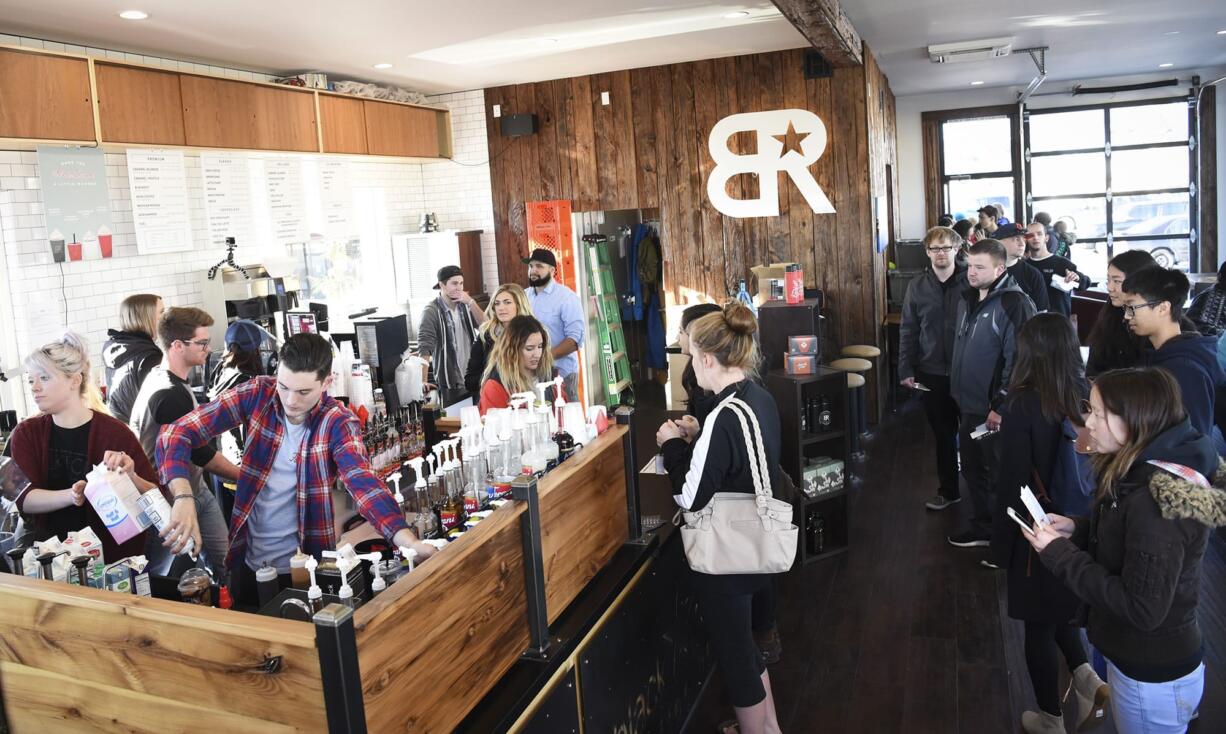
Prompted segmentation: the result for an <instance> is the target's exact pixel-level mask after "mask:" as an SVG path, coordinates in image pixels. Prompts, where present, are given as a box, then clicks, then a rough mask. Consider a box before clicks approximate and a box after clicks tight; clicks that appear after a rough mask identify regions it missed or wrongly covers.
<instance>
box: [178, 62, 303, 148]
mask: <svg viewBox="0 0 1226 734" xmlns="http://www.w3.org/2000/svg"><path fill="white" fill-rule="evenodd" d="M180 87H181V90H182V95H183V127H184V133H185V138H186V141H187V144H188V145H191V146H196V147H200V148H246V149H249V150H291V151H299V152H316V151H318V150H319V138H318V135H317V133H316V130H315V99H314V95H313V94H312V93H311V92H309V91H297V90H290V89H274V88H273V87H267V86H263V85H260V84H248V83H246V82H235V81H230V80H228V79H213V78H209V77H201V76H192V75H190V74H184V75H183V76H181V77H180Z"/></svg>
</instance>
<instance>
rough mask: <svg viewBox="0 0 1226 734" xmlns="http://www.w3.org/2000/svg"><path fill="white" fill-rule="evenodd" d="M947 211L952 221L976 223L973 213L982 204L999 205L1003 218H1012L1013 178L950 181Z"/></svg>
mask: <svg viewBox="0 0 1226 734" xmlns="http://www.w3.org/2000/svg"><path fill="white" fill-rule="evenodd" d="M947 185H948V187H949V188H948V192H949V211H950V213H951V214H953V216H954V219H955V220H958V219H969V220H971V221H972V222H973V221H976V215H975V211H976V210H977V209H979V207H981V206H983V205H984V204H1000V205H1001V206H1003V207H1004V208H1005V216H1006V217H1008V218H1010V219H1012V218H1013V212H1014V211H1015V210H1014V207H1013V177H1012V176H1002V177H1000V178H974V179H968V180H961V181H959V180H955V181H950V182H949V183H948V184H947Z"/></svg>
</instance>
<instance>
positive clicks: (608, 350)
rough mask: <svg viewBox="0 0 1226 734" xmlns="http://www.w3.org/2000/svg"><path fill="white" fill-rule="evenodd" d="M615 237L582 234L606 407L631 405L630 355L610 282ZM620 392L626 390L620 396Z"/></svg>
mask: <svg viewBox="0 0 1226 734" xmlns="http://www.w3.org/2000/svg"><path fill="white" fill-rule="evenodd" d="M613 241H614V240H613V238H612V237H609V236H607V235H598V234H589V235H584V237H583V242H584V244H585V245H586V246H587V258H586V259H587V266H588V276H589V279H588V288H589V289H590V292H591V294H592V301H593V302H594V303H595V305H596V332H597V336H598V337H599V338H600V354H601V361H602V362H603V365H604V369H603V370H602V373H603V375H604V386H605V392H606V393H607V395H608V404H609V406H614V405H617V404H619V403H620V404H626V405H632V404H633V403H634V394H633V391H631V390H630V386H631V384H632V381H631V379H630V357H629V356H628V354H627V353H626V334H625V332H624V331H622V317H621V303H620V301H619V299H618V297H617V288H616V287H614V285H613V268H612V266H611V265H610V264H609V251H608V247H609V245H610V243H612V242H613ZM623 393H625V394H624V395H623Z"/></svg>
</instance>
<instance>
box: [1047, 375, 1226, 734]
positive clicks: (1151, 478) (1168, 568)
mask: <svg viewBox="0 0 1226 734" xmlns="http://www.w3.org/2000/svg"><path fill="white" fill-rule="evenodd" d="M1088 412H1089V417H1088V418H1087V419H1086V426H1087V427H1088V428H1089V431H1090V440H1091V442H1092V444H1093V447H1094V450H1095V451H1096V452H1097V455H1096V456H1095V457H1094V468H1095V473H1096V474H1097V476H1098V482H1099V484H1098V491H1097V493H1096V495H1095V498H1094V506H1093V509H1092V511H1091V515H1090V517H1089V518H1069V517H1065V516H1063V515H1059V514H1050V515H1048V519H1049V522H1048V523H1042V524H1036V525H1035V526H1034V528H1033V533H1032V534H1027V539H1028V540H1029V542H1030V545H1031V546H1032V547H1033V548H1034V549H1035V550H1036V551H1038V552H1039V558H1040V559H1041V560H1042V562H1043V564H1044V565H1045V566H1046V567H1047V568H1048V569H1049V570H1051V572H1052V573H1053V574H1054V575H1055V576H1056V578H1058V579H1060V580H1061V581H1063V582H1064V584H1065V585H1066V586H1068V587H1069V589H1071V590H1072V591H1073V593H1075V594H1077V596H1078V597H1080V598H1081V600H1082V601H1083V602H1084V603H1085V606H1086V607H1087V608H1088V612H1089V614H1088V618H1087V624H1086V631H1087V633H1088V635H1089V638H1090V642H1091V643H1093V644H1094V646H1095V647H1096V648H1098V650H1099V651H1100V652H1102V654H1103V655H1104V656H1105V657H1106V659H1107V682H1108V683H1109V684H1110V686H1111V711H1112V715H1113V718H1114V720H1115V726H1116V728H1117V729H1118V730H1119V732H1120V733H1121V734H1140V733H1141V732H1145V734H1158V733H1166V732H1184V731H1187V727H1188V722H1189V721H1191V720H1192V719H1193V718H1194V717H1195V716H1196V709H1197V707H1198V706H1199V704H1200V699H1201V695H1202V693H1203V691H1204V676H1205V665H1204V662H1203V656H1204V641H1203V638H1202V636H1201V631H1200V625H1199V624H1198V623H1197V619H1196V608H1197V603H1198V599H1199V589H1200V567H1201V560H1202V558H1203V557H1204V554H1205V547H1206V545H1207V543H1208V540H1209V531H1210V529H1211V528H1213V527H1215V526H1219V525H1223V524H1226V491H1223V490H1222V489H1221V487H1223V486H1224V485H1226V470H1224V469H1220V468H1219V459H1218V455H1217V452H1216V451H1215V450H1214V448H1213V442H1212V441H1211V440H1210V439H1209V438H1207V437H1205V436H1202V435H1201V434H1200V433H1199V432H1197V431H1196V430H1195V429H1194V428H1192V426H1191V423H1190V422H1189V421H1188V418H1187V414H1186V413H1185V411H1184V408H1183V402H1182V400H1181V399H1180V391H1179V386H1178V385H1177V384H1176V382H1175V379H1174V378H1173V377H1171V375H1170V373H1168V372H1166V371H1165V370H1162V369H1153V368H1147V369H1123V370H1114V371H1111V372H1107V373H1104V374H1102V375H1100V376H1099V377H1098V379H1097V380H1096V381H1095V382H1094V387H1093V389H1092V390H1091V391H1090V400H1089V405H1088Z"/></svg>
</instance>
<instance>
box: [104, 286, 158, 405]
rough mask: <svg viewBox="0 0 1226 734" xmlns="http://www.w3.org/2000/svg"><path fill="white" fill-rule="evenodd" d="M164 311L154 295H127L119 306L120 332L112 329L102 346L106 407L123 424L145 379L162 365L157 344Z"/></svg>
mask: <svg viewBox="0 0 1226 734" xmlns="http://www.w3.org/2000/svg"><path fill="white" fill-rule="evenodd" d="M162 311H163V307H162V298H161V296H155V295H153V294H152V293H137V294H136V295H132V296H128V297H127V298H125V299H123V302H122V303H120V304H119V330H118V331H116V330H114V329H109V330H108V331H107V341H106V343H105V344H103V345H102V366H103V367H105V368H106V386H107V396H106V407H107V408H108V409H110V411H111V415H113V416H115V417H116V418H118V419H119V420H121V421H123V422H124V423H127V422H128V420H129V419H130V418H131V413H132V403H133V402H135V400H136V395H137V393H139V392H140V386H141V384H142V383H144V381H145V376H146V375H148V374H149V370H151V369H153V368H154V367H156V366H158V365H159V364H161V362H162V350H161V349H159V348H158V345H157V335H158V321H159V320H161V318H162Z"/></svg>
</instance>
